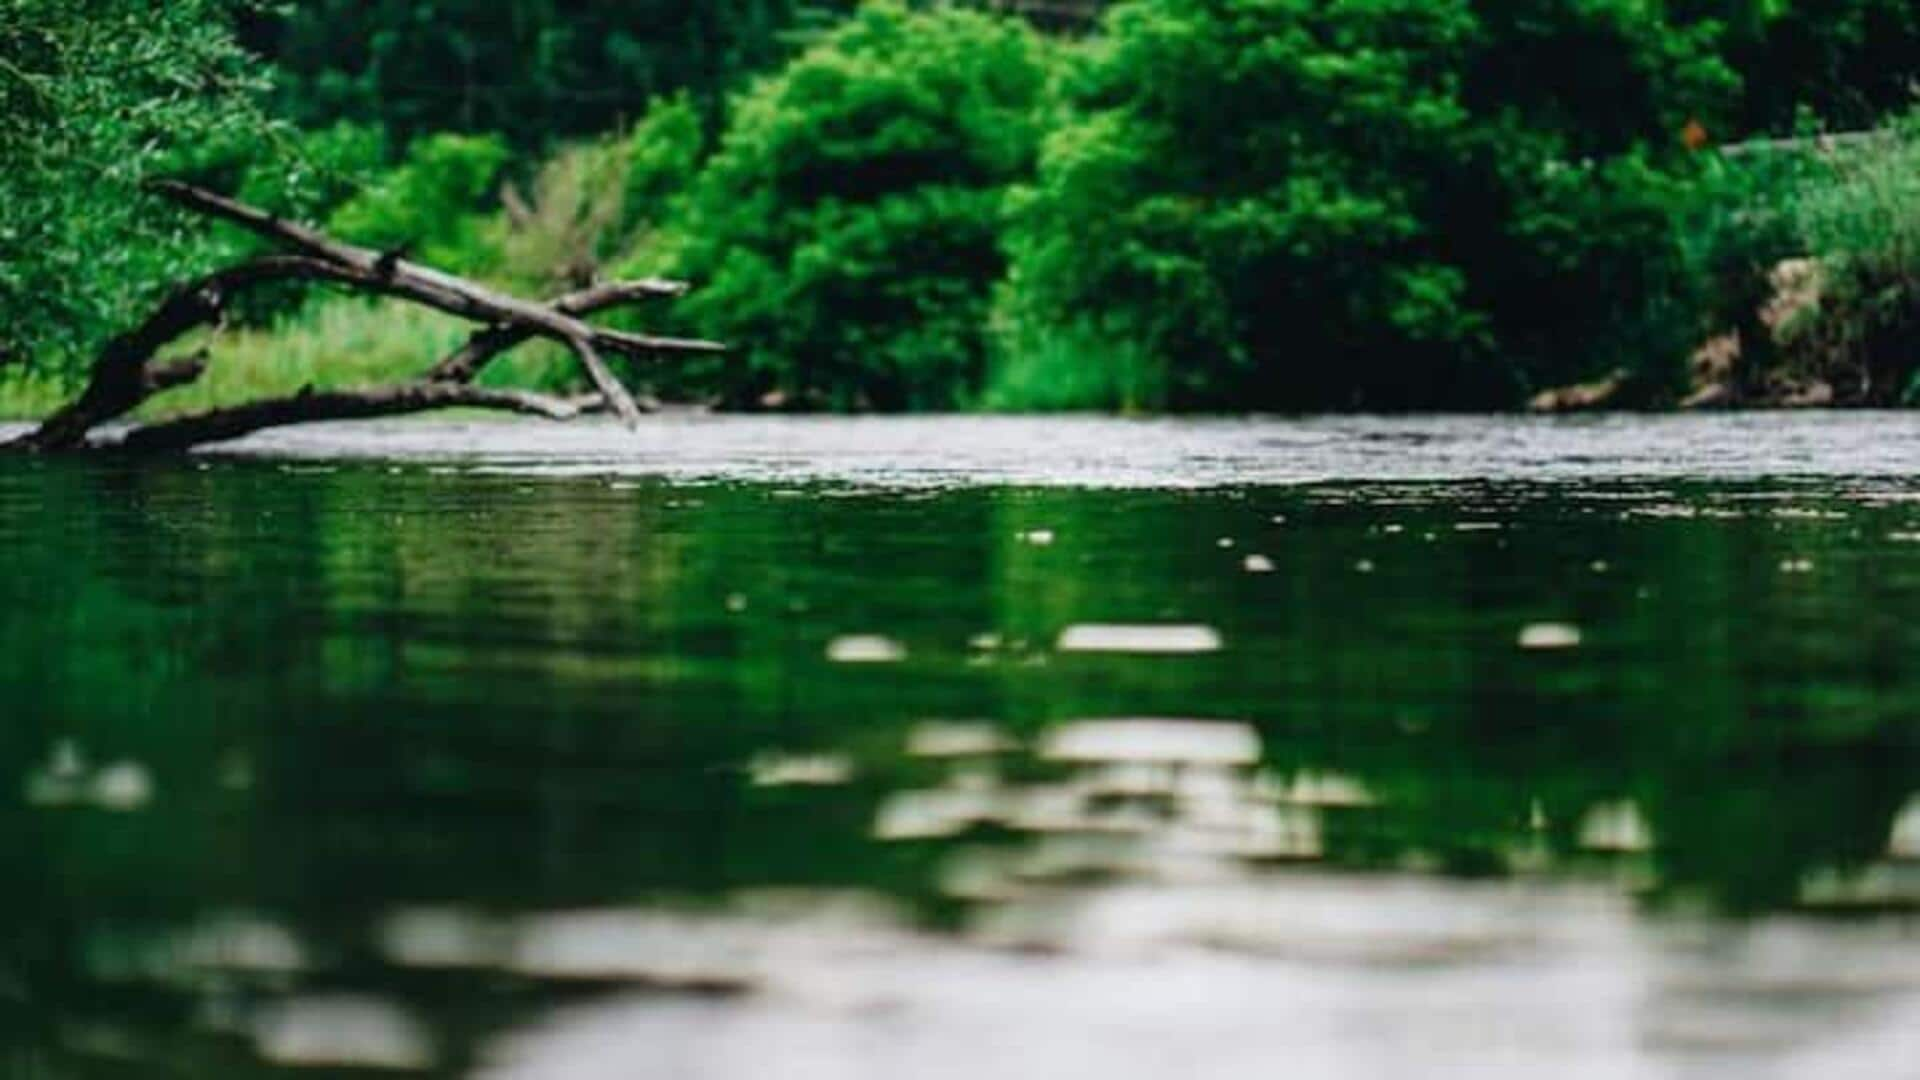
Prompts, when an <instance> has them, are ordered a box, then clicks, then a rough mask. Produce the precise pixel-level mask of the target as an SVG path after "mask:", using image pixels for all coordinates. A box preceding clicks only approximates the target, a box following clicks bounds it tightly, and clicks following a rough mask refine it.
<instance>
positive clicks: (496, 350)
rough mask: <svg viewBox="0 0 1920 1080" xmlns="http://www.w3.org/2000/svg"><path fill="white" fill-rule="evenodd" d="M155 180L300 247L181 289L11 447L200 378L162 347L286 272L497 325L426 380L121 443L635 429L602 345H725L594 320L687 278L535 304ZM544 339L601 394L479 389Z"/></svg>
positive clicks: (80, 434) (180, 196) (179, 424)
mask: <svg viewBox="0 0 1920 1080" xmlns="http://www.w3.org/2000/svg"><path fill="white" fill-rule="evenodd" d="M151 189H152V190H153V191H155V192H156V193H158V194H160V195H162V196H164V197H166V198H168V199H171V200H172V201H174V202H178V203H180V204H181V205H183V206H186V207H189V208H191V209H194V210H197V211H200V212H202V213H206V214H209V215H211V216H213V217H216V218H219V219H221V220H223V221H227V222H229V223H232V224H234V225H238V226H240V227H241V228H244V229H246V230H248V231H250V232H252V233H254V234H255V235H257V236H260V237H263V238H265V239H267V240H269V241H272V242H273V243H275V244H277V245H280V246H282V247H285V248H289V249H292V251H293V254H281V255H267V256H262V257H259V258H255V259H253V260H250V261H248V262H245V263H242V264H240V265H238V266H233V267H229V268H227V269H224V270H220V271H217V272H215V273H212V274H208V275H205V276H203V277H201V278H198V279H196V280H194V281H192V282H189V283H187V284H186V285H183V286H181V287H179V288H177V289H175V290H174V291H173V292H172V293H170V294H168V296H167V297H166V298H165V299H164V300H163V301H162V302H161V304H160V306H159V307H158V308H157V309H156V310H155V311H154V312H153V314H151V315H149V316H148V317H147V319H146V320H145V321H143V322H142V323H141V324H140V325H139V326H137V327H135V328H134V329H132V330H130V331H128V332H126V333H124V334H121V335H120V336H118V337H116V338H114V339H113V340H112V341H110V342H108V343H107V345H106V346H105V347H104V348H103V349H102V350H101V353H100V355H99V357H97V358H96V360H95V362H94V368H93V372H92V377H91V379H90V381H89V382H88V385H87V387H86V389H85V390H83V391H82V393H81V394H80V396H79V397H78V398H76V399H75V400H74V401H73V402H72V403H70V404H68V405H67V406H65V407H64V408H62V409H60V410H59V411H57V412H56V413H54V415H53V416H51V417H49V418H48V419H47V420H46V421H45V422H44V423H42V424H41V425H40V427H39V428H37V429H36V430H34V431H33V432H31V433H29V434H27V435H25V436H23V437H21V438H19V439H16V440H14V441H13V442H12V443H9V444H5V445H6V447H8V448H14V449H26V450H32V451H56V450H71V449H77V448H80V447H84V446H86V445H87V438H88V434H89V433H90V432H91V431H93V430H94V429H95V428H97V427H99V426H100V425H102V424H105V423H108V422H110V421H113V420H116V419H118V418H120V417H122V416H124V415H126V414H127V413H129V412H131V411H132V410H133V409H135V408H138V407H139V406H140V405H141V404H142V403H143V402H145V401H146V400H147V399H148V398H149V397H152V396H153V395H155V394H158V393H161V392H164V391H166V390H168V389H170V388H172V387H176V386H180V385H184V384H186V383H189V382H192V381H193V380H195V379H197V378H199V377H200V375H201V374H202V373H203V372H204V371H205V369H206V365H207V362H208V360H207V354H206V352H205V350H202V351H201V352H199V353H197V354H195V355H193V356H189V357H185V358H180V359H174V360H160V359H157V357H158V354H159V352H160V350H161V349H163V348H165V347H166V346H167V345H168V344H169V343H171V342H173V341H175V340H177V339H178V338H180V337H181V336H183V335H185V334H187V333H189V332H191V331H193V330H195V329H198V328H201V327H205V326H211V325H216V324H217V323H218V322H219V320H220V318H221V316H222V313H223V312H224V310H225V306H226V303H227V300H228V298H229V297H231V296H232V295H234V294H235V293H238V292H240V291H242V290H244V289H248V288H252V287H255V286H258V285H261V284H264V283H267V282H273V281H287V280H308V281H321V282H328V283H332V284H337V285H343V286H346V287H348V288H351V289H355V290H358V291H361V292H366V293H372V294H375V295H381V296H390V297H395V298H398V299H403V300H409V301H412V302H415V303H419V304H423V305H425V306H428V307H432V308H435V309H437V310H440V311H444V312H447V313H449V314H452V315H456V316H459V317H462V318H466V319H470V320H473V321H475V322H478V323H482V324H484V328H483V329H481V330H477V331H475V333H474V334H473V335H472V337H471V338H470V339H469V340H468V342H467V344H466V345H465V346H463V347H462V348H461V349H459V350H457V351H456V352H454V353H453V354H451V355H449V356H447V357H445V358H443V359H442V360H441V361H440V362H439V363H437V364H435V365H434V366H433V367H432V368H430V369H429V370H428V371H427V373H426V375H425V377H424V378H423V379H422V380H421V381H419V382H412V383H402V384H397V385H393V386H384V387H373V388H366V389H359V390H341V391H327V392H322V393H311V392H307V393H302V394H299V395H295V396H293V397H288V398H277V399H271V400H268V401H261V402H256V403H253V404H251V405H242V406H237V407H234V408H228V409H216V410H212V411H210V412H206V413H201V414H197V415H195V416H189V417H183V418H181V419H179V420H174V421H169V422H166V423H160V424H153V425H148V426H146V427H143V428H139V429H136V430H135V431H134V432H132V433H130V434H128V435H127V436H126V437H125V438H123V439H122V440H121V441H120V442H119V443H118V444H117V445H119V446H121V447H124V448H126V449H129V450H165V449H174V448H180V447H184V446H189V445H193V444H195V443H199V442H208V441H214V440H218V439H227V438H233V437H236V436H237V435H241V434H245V433H247V432H248V431H254V430H258V429H259V428H261V427H267V426H272V425H275V424H285V423H297V422H301V421H303V420H311V419H344V418H349V417H356V416H386V415H394V414H396V413H403V412H418V411H421V410H424V409H436V408H445V407H449V406H456V405H467V406H473V407H478V408H493V409H508V410H511V411H515V412H523V413H532V414H535V415H540V416H547V417H551V418H567V417H571V416H575V415H578V414H579V413H580V412H581V411H582V410H583V409H585V408H589V407H593V408H599V407H604V408H607V409H609V410H610V411H612V412H614V413H616V414H617V415H619V416H620V417H621V418H622V420H624V421H625V422H627V423H628V424H629V426H631V425H632V424H633V423H634V422H635V420H636V419H637V418H638V416H639V415H640V413H641V411H642V407H641V405H640V403H639V402H637V401H636V400H635V399H634V397H633V394H632V393H631V392H630V391H628V390H627V388H626V387H625V386H623V385H622V384H621V383H620V381H619V379H618V378H617V377H616V376H615V375H614V372H613V370H612V369H611V368H610V367H609V366H608V365H607V363H606V361H605V359H604V358H603V354H605V353H617V354H620V355H624V356H640V357H649V358H651V357H656V356H659V355H661V354H670V353H710V352H720V351H724V349H725V347H724V346H722V345H720V344H719V343H717V342H711V341H701V340H695V339H687V338H672V337H658V336H653V335H648V334H637V333H630V332H626V331H618V330H607V329H603V328H601V327H597V326H594V325H592V324H590V323H588V322H586V321H585V319H584V316H586V315H588V314H590V313H592V312H595V311H600V310H604V309H605V308H608V307H612V306H615V305H618V304H624V303H631V302H634V301H638V300H645V299H650V298H655V297H672V296H679V295H681V294H682V293H683V292H685V290H686V286H685V285H683V284H681V283H678V282H672V281H663V280H659V279H644V280H639V281H622V282H607V283H604V284H596V285H591V286H588V287H586V288H582V289H580V290H577V291H575V292H572V293H568V294H566V295H564V296H561V297H559V298H557V299H555V300H553V301H551V302H548V303H544V304H541V303H533V302H530V301H526V300H522V299H520V298H519V297H516V296H511V295H508V294H506V293H502V292H499V291H497V290H495V289H491V288H488V287H486V286H484V285H480V284H477V283H475V282H472V281H468V280H466V279H465V278H461V277H459V276H457V275H453V274H448V273H446V272H444V271H440V270H436V269H433V268H432V267H428V266H423V265H420V264H418V263H414V262H412V261H410V260H408V259H407V258H406V257H405V253H404V252H403V251H388V252H378V251H373V250H371V249H368V248H363V247H357V246H355V245H352V244H346V243H342V242H340V241H338V240H335V239H333V238H331V237H329V236H326V235H325V234H324V233H321V232H319V231H318V230H316V229H312V228H309V227H307V226H304V225H300V224H298V223H295V222H290V221H286V220H283V219H281V218H277V217H274V216H273V215H271V214H268V213H265V212H263V211H260V210H257V209H255V208H253V207H250V206H247V205H245V204H243V203H240V202H237V201H235V200H232V199H229V198H226V197H225V196H222V195H218V194H215V193H213V192H210V191H207V190H205V189H202V188H197V187H194V186H192V185H189V184H182V183H178V182H174V181H162V182H158V183H155V184H153V185H151ZM535 337H545V338H548V339H550V340H553V341H555V342H558V343H559V344H561V345H563V346H565V347H566V348H567V349H568V350H570V351H571V352H572V353H573V354H574V356H575V357H576V358H577V359H578V360H579V362H580V366H581V368H582V370H583V371H584V372H585V373H586V376H587V378H588V380H589V381H590V382H592V384H593V385H594V387H595V389H596V391H597V392H596V393H595V394H594V395H591V396H590V398H589V399H588V401H587V402H585V403H582V402H574V401H569V400H567V399H562V398H553V397H547V396H545V395H539V394H527V393H523V392H519V391H510V390H490V389H481V388H477V387H473V386H471V385H470V383H471V381H472V380H473V378H474V377H475V376H477V375H478V374H479V372H480V370H481V369H482V368H483V367H485V365H486V364H487V363H488V362H489V361H490V360H492V359H493V358H494V357H496V356H498V355H500V354H501V353H503V352H505V351H506V350H508V349H511V348H513V347H514V346H516V345H519V344H521V343H522V342H525V341H527V340H529V339H531V338H535Z"/></svg>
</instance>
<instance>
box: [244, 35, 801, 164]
mask: <svg viewBox="0 0 1920 1080" xmlns="http://www.w3.org/2000/svg"><path fill="white" fill-rule="evenodd" d="M809 7H810V5H807V4H804V3H796V2H794V0H701V2H699V3H687V2H685V0H625V2H623V3H617V4H610V3H595V2H587V0H378V2H372V3H369V2H367V0H305V2H302V3H296V4H290V5H288V6H287V7H286V8H285V9H284V10H283V11H280V12H278V13H277V14H276V15H275V16H272V17H260V18H257V19H255V20H252V21H250V23H249V24H248V26H247V40H248V41H249V43H250V44H252V45H254V46H255V47H256V48H259V49H260V50H261V51H262V52H264V53H266V54H267V55H268V56H270V57H272V58H273V59H274V61H275V62H276V64H277V66H278V68H279V70H280V71H281V72H282V74H283V82H284V89H283V91H282V93H281V94H280V97H281V99H282V100H283V101H284V102H285V103H286V108H287V110H288V112H289V114H290V115H291V116H292V117H293V118H295V119H296V120H299V121H303V122H308V123H314V122H330V121H332V120H335V119H338V118H341V117H348V118H359V117H365V116H369V115H378V116H380V117H381V118H382V119H383V120H384V121H385V122H386V123H387V124H389V125H390V126H391V127H392V128H393V129H394V130H395V131H397V132H399V133H401V134H402V135H403V136H411V135H414V134H418V133H424V132H432V131H439V130H445V129H455V130H460V131H467V132H498V133H501V134H504V135H506V136H508V137H509V138H510V139H512V140H513V141H514V142H515V143H517V144H519V145H522V146H539V145H542V144H544V143H546V142H547V141H549V140H550V139H552V138H553V137H555V136H566V135H582V134H590V133H594V132H598V131H603V130H605V129H607V128H609V127H613V126H615V125H617V124H619V123H620V122H622V121H623V120H631V119H632V118H633V117H634V116H635V115H636V114H637V113H638V112H639V111H642V110H644V108H645V103H646V101H647V100H648V99H649V98H651V97H653V96H655V95H660V94H666V93H671V92H674V91H677V90H682V89H690V90H693V91H695V92H697V93H698V94H700V95H701V96H702V98H703V99H706V100H717V99H718V97H719V96H720V94H721V93H722V91H723V90H724V89H725V88H726V87H727V86H728V85H729V84H730V83H731V82H732V81H734V80H736V79H737V78H739V77H740V76H741V75H742V74H743V73H745V72H748V71H751V70H754V69H756V68H759V67H763V66H765V65H767V64H770V63H772V62H774V61H775V60H777V59H778V58H779V57H780V56H781V55H782V54H783V53H784V52H785V44H784V42H785V37H784V35H783V31H786V30H788V29H789V28H791V27H792V26H793V25H794V23H795V20H796V18H797V17H798V16H800V15H802V14H804V13H806V12H807V11H808V10H809Z"/></svg>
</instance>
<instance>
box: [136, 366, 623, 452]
mask: <svg viewBox="0 0 1920 1080" xmlns="http://www.w3.org/2000/svg"><path fill="white" fill-rule="evenodd" d="M601 400H602V399H601V398H600V397H599V395H592V396H590V397H588V398H586V399H584V400H574V399H569V398H559V397H550V396H548V395H546V394H535V393H530V392H528V391H524V390H495V389H490V388H487V387H481V386H468V385H466V384H464V383H448V382H415V383H399V384H396V385H393V386H374V387H364V388H361V389H354V390H309V391H303V392H301V393H298V394H293V395H290V396H287V397H281V398H269V399H267V400H264V401H255V402H249V403H248V404H245V405H236V406H232V407H230V408H224V409H209V410H207V411H206V412H201V413H195V414H193V415H190V416H183V417H180V418H178V419H175V420H166V421H161V422H159V423H154V424H148V425H146V426H144V427H138V428H135V429H133V430H132V431H130V432H128V433H127V434H126V436H125V437H124V438H122V439H121V440H120V441H119V442H118V443H117V444H115V445H116V446H117V447H118V448H119V449H123V450H128V451H135V452H140V453H156V452H167V451H177V450H185V449H187V448H189V447H193V446H201V445H204V444H206V443H210V442H222V441H224V440H228V439H237V438H239V437H241V436H242V435H250V434H252V433H253V432H256V431H259V430H261V429H263V428H269V427H278V426H280V425H282V424H301V423H310V422H313V421H317V420H358V419H366V418H369V417H377V416H399V415H403V414H406V413H417V412H426V411H428V410H432V409H451V408H470V409H498V410H504V411H506V412H515V413H523V414H526V415H530V416H541V417H545V418H546V419H548V420H571V419H573V418H574V417H576V416H580V415H582V414H583V413H585V412H586V411H588V410H589V409H590V408H591V407H592V406H593V405H595V404H597V403H599V402H600V401H601Z"/></svg>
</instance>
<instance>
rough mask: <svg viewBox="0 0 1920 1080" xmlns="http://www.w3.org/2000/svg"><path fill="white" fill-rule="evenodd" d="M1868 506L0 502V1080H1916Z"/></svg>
mask: <svg viewBox="0 0 1920 1080" xmlns="http://www.w3.org/2000/svg"><path fill="white" fill-rule="evenodd" d="M1910 477H1913V478H1920V419H1916V418H1914V417H1910V416H1908V415H1905V414H1889V415H1882V416H1874V415H1865V414H1854V415H1847V416H1825V417H1806V416H1746V417H1727V418H1683V419H1682V418H1660V419H1615V420H1606V421H1588V422H1573V423H1566V422H1561V423H1544V422H1536V421H1520V420H1404V421H1384V420H1342V421H1312V422H1298V423H1294V422H1285V421H1246V422H1214V423H1207V422H1199V423H1192V422H1186V423H1176V422H1141V423H1128V422H1118V421H1020V420H999V421H995V420H920V421H820V420H814V421H763V420H699V419H667V420H662V421H659V422H657V423H653V424H650V425H649V426H647V427H646V428H644V429H643V430H642V431H641V432H639V433H635V434H627V433H624V432H620V431H618V430H617V429H612V428H607V427H597V426H587V427H553V426H537V425H521V424H497V423H480V424H461V423H413V424H393V425H380V424H375V425H364V426H359V427H341V426H321V427H315V428H311V429H301V430H295V431H287V432H283V433H278V434H275V435H273V436H270V437H263V438H260V439H257V440H254V441H252V442H250V443H246V444H241V445H239V446H237V447H235V448H232V449H230V450H229V451H226V452H223V453H221V454H219V455H217V456H208V457H204V458H198V459H190V460H185V461H181V462H177V463H167V464H157V465H156V464H147V465H142V466H139V467H133V466H129V465H126V464H121V463H114V462H110V461H48V462H37V461H12V460H4V459H0V553H4V555H3V558H4V564H3V565H4V569H5V573H4V576H0V711H3V712H4V715H5V718H6V723H4V724H0V784H4V785H5V786H4V787H0V830H4V836H0V868H3V875H4V876H3V879H0V880H4V883H5V886H6V887H5V889H4V890H0V1075H4V1076H7V1077H20V1078H36V1080H37V1078H53V1077H59V1078H66V1077H109V1076H110V1077H122V1076H126V1077H169V1076H178V1077H206V1076H220V1077H252V1076H259V1077H294V1076H298V1077H308V1076H372V1075H421V1076H448V1077H454V1076H460V1077H467V1076H472V1077H485V1078H525V1080H572V1078H588V1080H594V1078H601V1077H606V1078H614V1077H622V1078H625V1077H655V1076H658V1077H675V1078H691V1080H700V1078H709V1077H795V1078H814V1077H820V1078H827V1077H835V1078H838V1077H876V1078H877V1077H889V1078H891V1077H915V1078H920V1077H933V1078H944V1077H956V1078H958V1077H966V1078H970V1080H973V1078H979V1077H988V1076H991V1077H1046V1078H1056V1077H1080V1076H1087V1077H1101V1078H1113V1080H1130V1078H1134V1077H1158V1076H1165V1075H1168V1074H1169V1073H1171V1072H1174V1071H1176V1070H1177V1071H1178V1072H1179V1073H1180V1074H1182V1075H1184V1076H1188V1077H1226V1076H1236V1077H1237V1076H1245V1075H1253V1074H1275V1073H1278V1072H1280V1071H1282V1070H1285V1071H1288V1072H1291V1073H1292V1074H1294V1075H1300V1076H1337V1077H1348V1076H1352V1077H1399V1076H1426V1075H1434V1074H1436V1073H1441V1072H1446V1071H1448V1070H1453V1071H1460V1072H1464V1073H1465V1074H1467V1075H1474V1076H1512V1077H1538V1076H1541V1075H1549V1074H1551V1075H1556V1076H1593V1077H1640V1076H1646V1077H1675V1076H1683V1077H1685V1076H1715V1077H1717V1076H1728V1077H1773V1076H1778V1077H1834V1076H1849V1077H1852V1076H1893V1077H1900V1076H1920V919H1917V918H1916V912H1920V666H1917V665H1916V664H1915V658H1916V656H1920V479H1910ZM1549 1070H1550V1071H1551V1072H1550V1073H1549Z"/></svg>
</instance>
